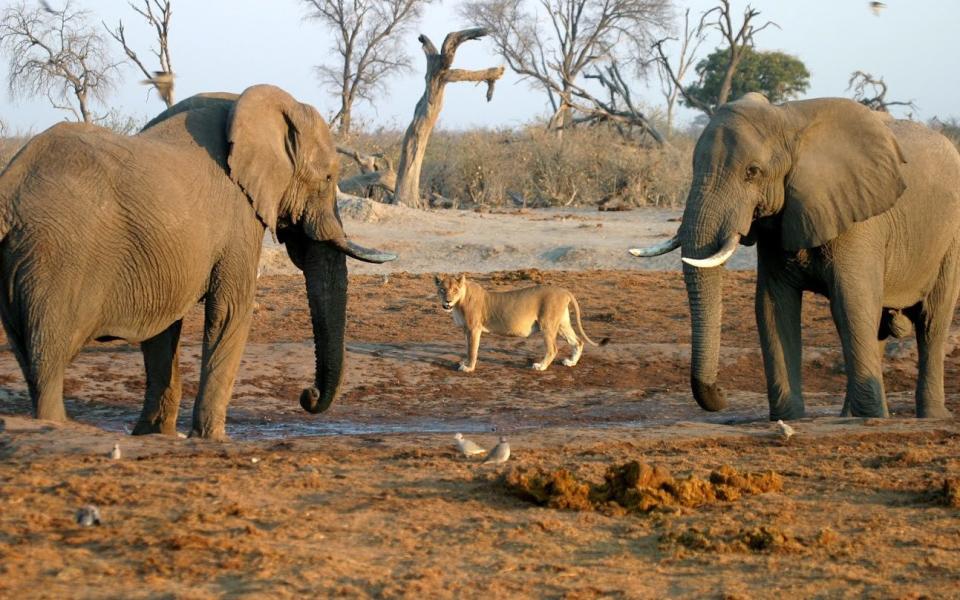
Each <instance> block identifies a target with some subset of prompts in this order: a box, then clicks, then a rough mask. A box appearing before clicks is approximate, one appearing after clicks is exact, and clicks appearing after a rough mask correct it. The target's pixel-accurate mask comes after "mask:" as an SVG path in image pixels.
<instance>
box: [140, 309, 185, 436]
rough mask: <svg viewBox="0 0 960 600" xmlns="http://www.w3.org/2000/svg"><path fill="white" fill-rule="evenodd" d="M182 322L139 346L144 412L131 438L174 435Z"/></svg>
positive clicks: (175, 430)
mask: <svg viewBox="0 0 960 600" xmlns="http://www.w3.org/2000/svg"><path fill="white" fill-rule="evenodd" d="M182 325H183V321H177V322H176V323H174V324H173V325H171V326H170V327H168V328H167V330H166V331H164V332H162V333H160V334H158V335H156V336H154V337H152V338H150V339H149V340H146V341H144V342H143V343H141V344H140V349H141V350H142V351H143V366H144V368H145V369H146V372H147V386H146V393H145V396H144V400H143V412H142V413H141V414H140V420H139V421H137V424H136V426H135V427H134V428H133V435H144V434H148V433H163V434H166V435H176V433H177V413H178V412H179V410H180V397H181V385H180V365H179V364H178V362H179V360H178V355H179V347H180V331H181V329H182Z"/></svg>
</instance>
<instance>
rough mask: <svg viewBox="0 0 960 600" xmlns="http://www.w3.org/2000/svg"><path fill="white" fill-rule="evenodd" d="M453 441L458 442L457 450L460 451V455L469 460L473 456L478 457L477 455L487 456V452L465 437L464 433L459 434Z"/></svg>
mask: <svg viewBox="0 0 960 600" xmlns="http://www.w3.org/2000/svg"><path fill="white" fill-rule="evenodd" d="M453 439H455V440H457V449H458V450H460V453H461V454H463V455H464V456H466V457H468V458H469V457H471V456H476V455H477V454H485V453H486V452H487V451H486V450H484V449H483V448H481V447H480V446H479V445H478V444H476V443H474V442H472V441H470V440H468V439H467V438H465V437H463V434H462V433H458V434H457V435H455V436H453Z"/></svg>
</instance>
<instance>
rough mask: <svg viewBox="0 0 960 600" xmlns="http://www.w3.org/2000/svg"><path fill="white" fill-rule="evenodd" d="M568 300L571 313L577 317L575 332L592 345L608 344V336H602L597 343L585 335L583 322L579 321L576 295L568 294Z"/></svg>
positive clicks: (578, 304) (578, 306)
mask: <svg viewBox="0 0 960 600" xmlns="http://www.w3.org/2000/svg"><path fill="white" fill-rule="evenodd" d="M570 302H572V303H573V314H574V315H575V316H576V317H577V333H579V334H580V336H581V337H582V338H583V339H585V340H586V341H587V342H589V343H590V344H592V345H594V346H606V345H607V344H609V343H610V338H608V337H605V338H603V339H602V340H600V342H599V343H597V342H595V341H593V340H591V339H590V336H588V335H587V332H586V331H584V330H583V322H582V321H580V303H579V302H577V297H576V296H574V295H573V294H570Z"/></svg>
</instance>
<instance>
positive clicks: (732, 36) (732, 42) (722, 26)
mask: <svg viewBox="0 0 960 600" xmlns="http://www.w3.org/2000/svg"><path fill="white" fill-rule="evenodd" d="M759 14H760V11H759V10H756V9H755V8H753V7H751V6H750V5H749V4H748V5H747V7H746V8H745V9H744V10H743V21H742V22H741V23H740V25H739V27H735V26H734V24H733V17H732V16H731V14H730V0H720V4H719V5H717V6H714V7H713V8H711V9H710V10H708V11H706V12H704V13H703V14H702V15H701V17H700V25H699V26H698V27H697V36H696V37H700V36H701V35H703V33H704V32H705V31H707V30H709V29H716V30H717V31H719V32H720V35H721V36H723V40H724V42H725V44H726V47H727V49H728V50H729V52H728V53H727V66H726V69H725V71H724V76H723V81H722V82H721V84H720V92H719V93H718V95H717V103H716V104H713V105H711V104H707V103H705V102H703V101H701V100H700V99H698V98H696V97H694V96H692V95H691V94H688V93H687V92H686V88H684V87H683V84H682V83H681V79H682V74H679V67H680V65H677V68H676V69H675V68H673V67H672V66H671V65H670V60H669V59H668V58H667V55H666V53H665V52H664V50H663V44H664V42H666V41H667V40H666V39H663V40H660V41H658V42H656V43H655V44H654V45H653V46H654V48H655V49H656V51H657V55H658V58H659V60H660V64H661V66H662V68H663V70H664V71H665V72H666V75H667V77H669V79H670V81H671V82H672V84H673V85H674V86H676V88H677V89H678V90H679V91H680V94H682V95H683V99H684V100H686V102H687V104H688V105H690V106H691V107H693V108H697V109H699V110H701V111H703V112H704V113H706V114H707V115H713V113H714V111H715V110H716V108H717V107H718V106H720V105H721V104H725V103H726V102H727V100H728V99H729V98H730V89H731V87H732V86H733V76H734V74H736V72H737V67H738V66H739V65H740V60H741V59H742V58H743V55H744V53H745V52H746V50H747V49H748V48H752V47H753V42H754V36H755V35H756V34H758V33H760V32H761V31H763V30H764V29H766V28H767V27H770V26H771V25H772V26H773V27H777V28H779V25H777V24H776V23H774V22H773V21H767V22H766V23H764V24H763V25H760V26H759V27H757V26H755V25H754V24H753V20H754V19H755V18H756V17H757V16H758V15H759ZM692 59H693V56H692V55H691V56H690V61H692ZM688 64H689V63H688ZM684 70H686V69H684Z"/></svg>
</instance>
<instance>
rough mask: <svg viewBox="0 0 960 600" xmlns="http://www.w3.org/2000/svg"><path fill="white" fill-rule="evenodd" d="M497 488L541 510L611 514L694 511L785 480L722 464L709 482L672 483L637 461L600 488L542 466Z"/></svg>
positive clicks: (663, 472) (617, 469)
mask: <svg viewBox="0 0 960 600" xmlns="http://www.w3.org/2000/svg"><path fill="white" fill-rule="evenodd" d="M498 483H499V485H501V486H502V487H503V488H504V489H506V491H507V493H509V494H511V495H513V496H516V497H517V498H520V499H522V500H525V501H527V502H531V503H533V504H537V505H539V506H546V507H549V508H556V509H566V510H601V511H604V512H609V513H612V514H625V513H649V512H652V511H655V510H663V509H667V510H670V509H675V508H679V507H685V508H697V507H699V506H703V505H705V504H712V503H715V502H732V501H734V500H737V499H738V498H740V497H741V496H742V495H743V494H762V493H765V492H775V491H780V490H781V489H782V488H783V478H782V477H780V475H778V474H777V473H774V472H773V471H767V472H765V473H745V474H741V473H738V472H737V471H736V470H734V469H733V468H732V467H730V466H727V465H724V466H722V467H720V468H719V469H717V470H715V471H713V472H711V473H710V477H709V478H708V479H702V478H700V477H696V476H694V475H691V476H689V477H686V478H675V477H673V476H672V475H671V474H670V472H669V471H668V470H667V469H665V468H663V467H659V466H655V465H648V464H645V463H640V462H638V461H635V460H634V461H629V462H627V463H624V464H620V465H611V466H610V467H608V468H607V471H606V473H605V474H604V476H603V482H602V483H598V484H595V483H591V482H585V481H582V480H580V479H578V478H577V477H576V476H575V475H573V474H572V473H571V472H570V471H569V470H568V469H564V468H559V469H553V470H545V469H542V468H540V467H517V468H514V469H513V470H511V471H510V472H509V473H507V474H506V475H502V476H501V477H500V479H499V480H498Z"/></svg>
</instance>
